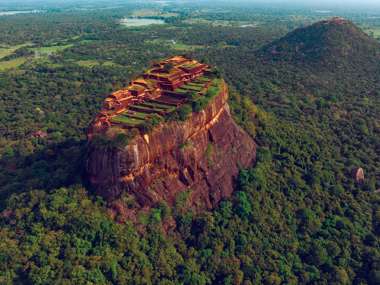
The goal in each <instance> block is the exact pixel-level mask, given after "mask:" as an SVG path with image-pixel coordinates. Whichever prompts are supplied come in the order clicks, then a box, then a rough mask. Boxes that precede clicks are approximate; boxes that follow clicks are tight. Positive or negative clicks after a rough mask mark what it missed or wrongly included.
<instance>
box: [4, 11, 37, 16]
mask: <svg viewBox="0 0 380 285" xmlns="http://www.w3.org/2000/svg"><path fill="white" fill-rule="evenodd" d="M42 12H43V11H42V10H29V11H0V16H13V15H17V14H34V13H42Z"/></svg>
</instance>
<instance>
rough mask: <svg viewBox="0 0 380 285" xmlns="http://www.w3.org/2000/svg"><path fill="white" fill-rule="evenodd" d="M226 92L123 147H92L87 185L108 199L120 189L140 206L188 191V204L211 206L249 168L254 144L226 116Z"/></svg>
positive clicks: (169, 199)
mask: <svg viewBox="0 0 380 285" xmlns="http://www.w3.org/2000/svg"><path fill="white" fill-rule="evenodd" d="M227 99H228V90H227V86H226V85H225V84H224V88H223V91H222V92H221V93H220V94H219V95H217V96H215V97H214V98H213V99H212V101H211V102H210V103H209V104H208V106H207V107H206V108H205V109H204V110H203V111H200V112H199V113H193V114H192V115H191V116H190V117H189V118H188V119H187V120H186V121H184V122H174V121H173V122H166V123H162V124H160V125H159V126H157V127H155V129H154V130H153V131H151V132H149V133H145V134H144V133H141V134H140V135H137V136H136V137H135V138H134V139H133V140H131V141H130V142H129V143H128V145H127V146H125V147H124V148H122V149H119V148H104V147H95V146H92V147H90V149H89V157H88V160H87V175H88V179H89V182H90V184H91V185H92V187H93V188H94V190H95V191H96V193H97V194H98V195H100V196H103V197H104V198H105V199H106V200H108V201H113V200H115V199H118V198H119V197H120V196H122V195H123V194H124V193H128V194H130V195H133V196H134V197H135V200H136V201H137V203H138V204H139V206H141V207H152V206H154V205H155V204H157V203H159V202H162V201H166V202H167V204H168V205H173V203H174V202H175V200H176V197H177V195H178V193H180V192H183V191H188V193H189V198H188V204H189V207H192V208H195V209H205V208H206V209H210V208H212V207H214V206H215V205H217V203H218V202H219V201H220V200H221V199H223V198H225V197H229V196H231V194H232V192H233V184H234V180H235V178H236V176H237V174H238V171H239V168H246V167H248V166H250V165H251V164H252V163H253V162H254V160H255V156H256V145H255V142H254V141H253V140H252V139H251V137H249V136H248V134H246V133H245V132H244V131H243V130H242V129H241V128H240V127H239V126H237V125H236V123H235V122H234V121H233V119H232V118H231V115H230V112H229V107H228V104H227Z"/></svg>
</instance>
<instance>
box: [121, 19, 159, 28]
mask: <svg viewBox="0 0 380 285" xmlns="http://www.w3.org/2000/svg"><path fill="white" fill-rule="evenodd" d="M120 23H121V24H122V25H124V26H126V27H143V26H149V25H163V24H165V21H163V20H158V19H148V18H124V19H122V20H121V21H120Z"/></svg>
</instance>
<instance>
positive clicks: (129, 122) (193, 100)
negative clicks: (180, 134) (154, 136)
mask: <svg viewBox="0 0 380 285" xmlns="http://www.w3.org/2000/svg"><path fill="white" fill-rule="evenodd" d="M222 82H223V80H222V79H216V78H214V79H213V78H209V77H206V76H202V77H199V78H197V79H196V80H194V81H192V82H189V83H187V84H185V85H183V86H182V87H180V88H177V89H176V90H174V91H168V92H167V94H164V95H162V96H160V97H159V98H156V99H148V100H146V101H144V102H142V103H139V104H135V105H131V106H130V107H129V108H128V110H126V111H124V112H123V113H121V114H118V115H116V116H114V117H112V118H111V123H113V124H117V125H122V126H123V127H125V128H141V127H146V126H147V125H151V124H152V121H154V122H156V123H157V121H160V122H161V121H165V120H167V118H169V117H170V118H173V117H175V118H177V117H178V116H175V115H176V113H180V112H182V111H183V110H182V109H187V110H189V108H190V110H192V111H194V112H199V111H200V110H201V109H203V108H204V107H205V106H207V104H208V102H209V101H210V100H211V98H212V97H214V96H215V95H217V94H219V93H220V91H221V86H222V85H221V83H222ZM185 107H186V108H185ZM173 115H174V116H173ZM187 115H188V114H187ZM179 117H186V116H179Z"/></svg>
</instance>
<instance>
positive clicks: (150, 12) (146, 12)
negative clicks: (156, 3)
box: [132, 9, 178, 18]
mask: <svg viewBox="0 0 380 285" xmlns="http://www.w3.org/2000/svg"><path fill="white" fill-rule="evenodd" d="M176 16H178V14H177V13H169V12H162V11H160V10H157V9H139V10H135V11H133V13H132V17H164V18H169V17H176Z"/></svg>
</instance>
